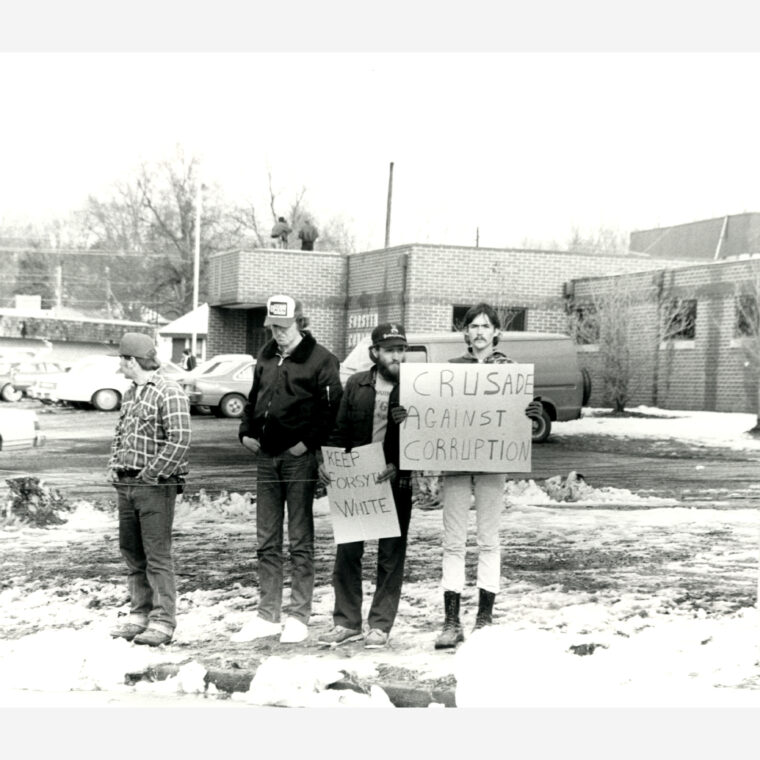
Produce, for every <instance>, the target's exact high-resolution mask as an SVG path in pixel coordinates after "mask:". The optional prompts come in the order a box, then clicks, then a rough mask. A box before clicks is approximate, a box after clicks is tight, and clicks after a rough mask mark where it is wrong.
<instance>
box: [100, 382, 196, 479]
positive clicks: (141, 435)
mask: <svg viewBox="0 0 760 760" xmlns="http://www.w3.org/2000/svg"><path fill="white" fill-rule="evenodd" d="M138 389H139V390H138ZM190 438H191V432H190V405H189V403H188V400H187V396H186V395H185V393H184V391H183V390H182V389H181V388H180V387H179V385H178V384H177V383H175V382H174V381H172V380H167V379H166V378H165V377H164V376H163V375H161V374H160V373H158V372H155V373H153V375H151V376H150V377H149V378H148V381H147V382H146V384H145V385H143V386H138V385H137V384H135V383H133V384H132V386H131V387H130V388H129V389H128V390H127V392H126V393H125V394H124V399H123V401H122V405H121V414H120V415H119V421H118V423H117V424H116V432H115V434H114V439H113V443H112V445H111V459H110V461H109V463H108V466H109V468H110V469H112V470H121V469H127V470H142V474H141V477H142V479H143V480H145V482H148V483H156V482H158V479H159V478H168V477H171V476H172V475H185V474H186V473H187V471H188V458H187V453H188V449H189V447H190Z"/></svg>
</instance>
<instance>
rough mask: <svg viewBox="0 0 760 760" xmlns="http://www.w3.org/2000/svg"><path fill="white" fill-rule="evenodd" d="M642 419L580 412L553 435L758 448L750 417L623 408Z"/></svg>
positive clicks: (743, 448)
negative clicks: (751, 433)
mask: <svg viewBox="0 0 760 760" xmlns="http://www.w3.org/2000/svg"><path fill="white" fill-rule="evenodd" d="M626 411H628V412H632V413H634V414H636V415H639V414H641V415H647V416H646V417H638V416H633V417H608V416H602V415H604V414H605V413H607V412H609V410H607V409H584V410H583V416H582V417H581V418H580V419H578V420H570V421H569V422H563V423H562V424H561V425H558V426H557V428H556V431H557V434H558V435H562V436H573V435H588V434H589V433H591V434H594V435H613V436H616V437H618V438H664V439H668V438H672V439H677V440H680V441H685V442H688V443H694V444H697V445H700V446H718V447H723V448H729V449H736V450H738V451H744V450H758V449H760V439H758V438H754V437H752V436H750V435H748V434H747V431H748V430H750V429H751V428H753V427H754V425H755V421H756V419H757V418H756V416H755V415H754V414H738V413H737V414H729V413H726V412H692V411H681V410H675V409H658V408H656V407H651V406H637V407H632V408H630V409H627V410H626Z"/></svg>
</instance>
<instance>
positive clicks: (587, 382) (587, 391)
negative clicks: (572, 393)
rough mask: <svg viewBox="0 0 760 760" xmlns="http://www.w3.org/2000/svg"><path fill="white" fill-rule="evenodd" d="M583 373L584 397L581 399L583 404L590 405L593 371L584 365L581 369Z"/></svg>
mask: <svg viewBox="0 0 760 760" xmlns="http://www.w3.org/2000/svg"><path fill="white" fill-rule="evenodd" d="M581 374H582V375H583V398H582V399H581V406H588V402H589V401H590V400H591V373H590V372H589V371H588V370H587V369H586V368H585V367H583V368H582V369H581Z"/></svg>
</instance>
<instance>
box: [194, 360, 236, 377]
mask: <svg viewBox="0 0 760 760" xmlns="http://www.w3.org/2000/svg"><path fill="white" fill-rule="evenodd" d="M238 364H240V361H239V360H233V359H209V360H208V361H207V362H205V364H201V366H200V367H198V369H197V370H196V371H195V373H194V374H196V375H226V374H227V373H229V372H230V371H232V370H233V369H234V368H235V367H236V366H237V365H238Z"/></svg>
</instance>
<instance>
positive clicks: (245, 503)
mask: <svg viewBox="0 0 760 760" xmlns="http://www.w3.org/2000/svg"><path fill="white" fill-rule="evenodd" d="M637 411H641V412H646V413H647V414H653V415H657V416H656V417H655V418H610V417H587V418H583V419H581V420H578V421H576V422H573V423H565V424H564V425H563V428H562V434H563V435H577V434H580V433H582V432H584V431H586V432H588V431H593V432H595V433H601V434H609V435H618V436H620V435H622V436H629V437H642V438H644V437H674V436H676V437H678V438H679V439H683V440H691V441H694V442H696V443H702V444H705V445H726V446H728V445H730V446H732V447H735V448H738V447H740V446H739V443H741V444H742V445H741V448H757V446H754V444H755V443H756V442H755V441H754V440H750V439H747V440H744V439H742V438H741V431H742V430H746V429H747V428H748V427H750V426H751V423H752V422H753V421H754V418H753V417H751V416H750V415H713V414H711V413H706V412H670V411H668V412H663V411H660V410H652V409H644V408H639V410H637ZM692 436H693V438H692ZM555 485H556V488H557V489H559V490H555V491H552V489H551V488H549V489H547V488H546V487H544V488H542V487H540V486H539V485H537V484H536V483H535V482H534V481H532V480H522V481H510V482H509V484H508V486H507V490H506V501H507V505H508V508H507V509H506V510H505V512H504V516H503V523H502V535H503V537H504V543H505V546H507V547H512V546H515V547H520V546H522V545H530V546H531V547H535V546H537V545H538V546H539V547H544V548H542V549H540V551H545V553H546V558H547V561H548V560H552V559H554V558H556V559H557V561H561V560H562V555H563V551H565V549H566V547H568V546H572V547H573V550H574V551H575V552H581V553H583V554H584V556H588V557H593V556H595V555H603V554H604V553H610V552H613V551H614V552H626V551H630V552H635V551H637V548H638V547H642V546H646V547H647V548H648V550H649V551H651V552H652V554H653V555H658V554H660V555H661V556H664V557H667V556H669V555H668V554H667V552H668V551H670V550H672V548H673V546H674V545H675V544H677V545H678V546H679V547H686V548H687V549H688V548H690V549H691V550H692V554H691V555H690V564H689V566H688V568H684V567H683V566H682V565H681V564H679V561H678V560H677V559H673V560H672V561H664V562H663V564H662V565H661V567H660V568H659V569H658V570H657V572H658V573H661V575H662V583H660V584H659V585H657V584H652V583H651V579H650V582H649V583H644V580H646V579H645V578H643V576H642V578H641V579H638V578H636V577H635V576H633V577H631V572H630V569H629V568H628V567H621V568H617V567H615V566H610V567H608V568H607V570H606V571H605V572H606V573H607V575H606V577H605V579H604V580H605V581H609V584H608V587H605V585H604V584H601V585H600V586H599V588H594V589H593V590H588V589H584V588H582V587H580V588H573V587H572V586H569V587H568V586H562V585H561V584H556V585H551V584H550V585H547V584H546V583H541V582H539V581H538V580H537V581H536V582H535V583H534V582H532V581H531V580H515V579H510V578H504V579H503V590H502V592H501V593H500V594H499V595H498V597H497V603H496V608H495V622H496V625H494V626H493V627H491V628H489V629H486V630H484V631H480V632H478V633H477V634H471V631H472V625H473V623H474V615H475V607H476V604H477V597H476V594H477V591H476V589H474V588H471V587H468V589H467V590H466V592H465V594H464V595H463V603H462V604H463V612H462V617H463V623H464V627H465V631H466V635H467V641H466V642H465V644H464V645H462V646H461V647H460V648H459V649H458V650H457V652H456V654H454V653H453V652H451V651H443V652H441V651H438V652H436V651H435V650H434V646H433V645H434V641H435V638H436V636H437V634H438V628H439V625H440V623H441V621H442V592H441V589H440V585H439V579H438V578H437V577H436V574H435V573H433V574H432V576H433V577H432V579H430V580H427V579H426V580H417V581H414V582H408V583H405V585H404V592H403V596H402V600H401V605H400V609H399V615H398V619H397V623H396V626H395V627H394V630H393V634H392V638H391V646H390V647H389V648H387V649H386V650H379V651H376V652H367V651H364V650H362V649H359V650H358V651H356V650H355V651H354V652H349V653H346V652H343V651H342V650H335V651H330V650H322V649H317V648H315V647H313V646H312V647H309V648H308V649H307V650H306V653H305V654H299V653H295V654H294V655H293V656H288V657H279V656H276V655H272V656H270V657H268V658H266V659H264V661H263V663H262V665H261V666H259V670H258V671H257V678H255V679H254V681H253V682H252V684H251V690H250V691H249V692H247V693H246V694H236V695H235V697H234V701H235V702H236V703H238V704H240V705H241V706H244V705H257V704H283V705H304V706H306V705H308V706H387V705H388V701H387V697H386V696H385V695H384V694H383V693H382V692H381V691H380V690H377V689H375V690H374V691H373V693H372V694H370V695H356V694H349V693H346V692H328V691H327V690H326V689H325V686H326V685H327V684H328V683H329V682H330V681H331V680H332V679H335V678H336V677H338V675H342V673H343V672H348V673H353V674H355V675H357V677H362V678H368V677H369V678H371V677H372V676H373V673H377V672H378V671H377V668H378V667H380V666H381V665H390V666H397V667H403V668H408V669H411V670H414V671H415V672H417V673H418V674H419V677H420V678H441V677H444V676H447V675H449V674H452V673H453V674H454V675H455V676H456V680H457V693H456V698H457V703H458V704H459V705H461V706H520V707H525V706H581V705H587V706H591V705H595V706H596V705H599V706H605V705H634V706H648V707H651V706H665V705H673V706H686V705H702V706H710V705H726V704H735V705H739V704H741V705H752V706H760V692H759V691H756V690H755V689H754V688H747V684H748V682H752V681H753V682H754V683H757V682H758V681H759V680H760V668H759V667H758V651H757V645H758V641H760V637H758V614H757V608H756V606H745V607H742V608H741V609H738V610H737V609H736V605H733V607H732V606H731V604H729V603H725V605H723V603H722V602H721V600H720V599H716V600H715V601H714V602H713V603H712V605H711V606H710V608H709V610H707V611H706V610H705V609H703V608H701V607H699V606H697V607H696V608H690V607H688V606H685V605H683V604H680V603H679V601H678V600H679V597H681V596H683V595H684V593H686V592H688V589H689V583H690V582H691V580H692V578H693V577H696V576H698V575H700V574H701V576H702V577H704V576H705V575H707V576H708V577H709V575H711V574H712V575H714V576H715V578H716V589H717V590H718V591H722V590H724V589H727V588H730V587H731V584H738V585H741V586H742V587H744V588H746V586H747V584H748V583H753V582H756V578H757V559H758V552H757V515H756V512H755V511H754V510H751V509H734V510H711V509H691V508H685V507H679V506H669V505H670V504H672V503H673V502H672V501H668V500H664V499H651V498H647V499H640V498H639V497H638V495H637V494H633V493H631V492H628V491H623V490H622V489H593V488H591V487H589V486H587V485H586V484H582V483H580V484H576V486H575V487H576V493H575V494H573V496H574V497H575V506H578V505H583V504H589V505H594V504H610V503H615V502H616V501H622V502H624V503H626V504H631V503H633V502H639V503H640V504H641V505H642V506H646V507H647V508H646V509H634V510H623V511H621V510H607V509H604V510H594V509H572V508H568V504H567V503H566V502H565V501H563V500H561V499H559V498H557V499H554V498H552V496H551V495H550V493H554V495H555V496H562V494H561V489H562V488H563V487H564V486H566V485H567V483H565V484H564V486H563V483H562V482H561V481H558V482H557V483H556V484H555ZM328 513H329V508H328V505H327V500H326V499H322V500H319V501H318V502H317V503H316V505H315V516H316V520H317V523H318V529H319V530H320V531H329V529H330V528H329V521H328V516H327V515H328ZM254 514H255V506H254V503H253V500H252V499H251V496H250V494H231V495H225V494H223V495H220V496H219V497H216V498H210V497H208V496H206V495H205V494H200V495H199V496H197V497H194V498H193V499H192V500H180V501H179V502H178V505H177V510H176V526H177V527H178V528H183V527H186V526H193V525H197V526H198V527H199V528H200V527H202V525H203V524H204V523H214V524H217V525H219V526H220V528H221V529H223V530H229V531H233V530H238V531H242V530H248V531H250V529H251V520H252V517H253V516H254ZM68 518H69V520H68V522H67V523H66V524H65V525H62V526H58V527H56V528H53V529H37V528H32V527H28V526H24V525H20V524H18V523H6V524H5V525H0V546H1V545H2V543H3V542H8V543H9V544H10V543H12V544H14V546H22V547H25V548H26V549H28V551H30V552H33V551H34V550H35V548H36V547H40V546H57V545H61V546H63V545H68V544H76V543H78V542H81V543H84V542H93V541H102V540H114V538H115V535H116V530H117V522H116V517H115V515H114V514H113V513H112V512H110V513H109V512H106V511H102V510H99V509H96V508H94V507H93V505H92V504H90V503H88V502H85V501H81V502H79V503H78V504H77V505H76V509H75V511H74V512H73V513H72V514H71V515H68ZM474 519H475V515H474V512H471V513H470V520H471V523H472V524H471V526H470V531H471V533H474V528H475V524H474ZM440 535H441V512H440V510H416V511H415V514H414V517H413V520H412V528H411V533H410V551H422V550H423V547H424V546H431V545H436V542H437V541H439V538H440ZM723 535H726V536H730V542H729V539H726V540H722V539H721V538H720V536H723ZM537 537H538V540H537ZM713 537H715V538H713ZM426 542H427V543H426ZM594 572H598V571H594V569H593V566H592V567H591V568H590V570H589V573H590V574H591V576H593V574H594ZM125 585H126V584H114V583H105V582H100V581H97V580H85V579H82V580H81V581H78V582H76V583H74V584H69V585H67V588H66V594H63V595H61V594H60V593H56V589H55V588H44V587H38V586H34V584H32V585H31V586H24V587H10V588H5V589H4V590H3V591H1V592H0V628H2V629H4V630H6V631H19V630H34V631H36V632H35V633H32V634H30V635H22V636H21V637H20V638H15V639H10V640H4V641H0V702H1V703H3V704H10V703H12V702H13V694H14V693H16V691H15V690H19V689H24V690H27V691H32V690H37V691H38V692H41V693H50V694H52V693H54V692H64V691H66V690H83V689H84V690H98V689H99V690H106V691H109V692H112V693H121V694H124V695H130V698H132V697H133V696H134V695H140V694H142V695H144V696H145V698H146V700H147V699H149V698H151V697H153V698H159V697H162V696H168V695H185V696H187V697H188V698H190V695H196V696H197V695H198V694H199V693H200V692H202V691H203V676H204V675H205V668H204V667H203V666H202V665H201V664H200V663H198V662H197V661H194V660H193V659H192V658H191V659H189V660H188V657H187V651H188V648H191V647H195V649H196V650H198V649H200V650H202V649H203V647H204V646H208V647H212V646H213V645H214V642H219V641H225V642H226V641H228V640H229V636H230V634H231V633H233V632H234V631H236V630H238V629H239V628H240V626H241V625H242V624H243V622H245V620H246V619H247V618H248V616H250V614H252V611H253V610H255V607H256V603H257V601H258V592H257V590H256V589H255V588H254V587H252V586H244V585H241V584H236V585H234V586H231V587H229V588H224V589H214V590H196V591H192V592H190V593H187V594H182V595H181V596H180V598H179V603H178V628H177V631H176V638H175V643H176V644H177V645H178V647H177V648H176V649H175V650H172V649H171V648H168V649H167V648H163V647H162V648H160V649H158V650H154V649H150V648H145V647H138V646H136V645H133V644H128V643H126V642H124V641H123V640H113V639H111V638H110V636H109V635H108V631H109V629H110V628H111V627H112V626H113V625H114V624H115V623H116V622H117V616H118V615H120V614H124V613H126V612H127V604H126V588H125ZM364 590H365V599H366V598H367V597H368V596H369V595H370V594H371V591H372V584H371V583H365V588H364ZM332 604H333V594H332V589H331V588H330V587H318V588H317V589H316V590H315V596H314V614H313V617H312V630H313V631H314V632H315V634H314V635H316V632H318V631H321V630H324V629H326V628H328V627H329V625H330V622H331V612H332ZM122 619H123V618H122ZM584 653H585V654H584ZM167 662H175V663H177V664H181V665H182V666H183V669H182V670H181V671H180V673H179V674H178V675H177V676H176V677H174V678H171V679H168V680H167V681H163V682H156V683H148V682H140V683H138V684H136V685H134V686H127V685H125V684H124V683H123V680H124V678H123V677H124V673H126V672H139V671H141V670H144V669H145V668H146V667H148V666H149V665H151V664H158V663H164V664H165V663H167ZM211 694H212V695H213V687H212V688H211Z"/></svg>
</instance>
